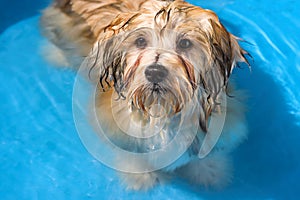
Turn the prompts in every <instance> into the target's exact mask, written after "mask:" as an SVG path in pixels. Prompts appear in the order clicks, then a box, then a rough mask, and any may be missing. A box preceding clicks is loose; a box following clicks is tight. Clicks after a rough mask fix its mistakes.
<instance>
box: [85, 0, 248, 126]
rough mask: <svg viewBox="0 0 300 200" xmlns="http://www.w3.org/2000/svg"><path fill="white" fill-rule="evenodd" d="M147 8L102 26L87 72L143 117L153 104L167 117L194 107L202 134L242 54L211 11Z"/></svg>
mask: <svg viewBox="0 0 300 200" xmlns="http://www.w3.org/2000/svg"><path fill="white" fill-rule="evenodd" d="M148 6H150V5H144V7H145V8H142V9H141V11H140V12H139V13H124V14H120V15H119V16H118V17H117V18H116V19H115V20H114V21H113V22H112V23H111V24H110V25H109V26H107V27H106V29H105V31H104V32H103V33H102V34H100V35H99V37H98V43H97V44H96V45H95V48H94V50H93V53H92V54H91V57H93V58H94V60H95V62H93V64H92V66H89V67H90V68H92V69H93V70H97V71H99V73H100V74H99V79H100V86H101V87H102V88H105V86H112V87H113V88H114V90H115V91H116V92H117V93H118V94H119V97H120V98H119V101H126V102H127V104H126V105H128V109H130V110H138V111H139V112H141V113H143V115H145V116H147V115H149V110H150V109H151V107H153V106H154V105H160V106H162V107H163V108H164V109H165V110H166V111H167V115H168V116H172V115H175V114H177V113H179V112H181V111H182V109H183V108H184V107H185V106H188V105H191V104H196V103H199V105H200V107H199V109H201V111H199V112H200V116H199V122H200V125H201V128H202V129H203V130H204V131H206V129H207V127H206V126H207V120H208V117H209V115H210V113H211V112H212V110H213V109H214V106H215V104H216V103H217V101H218V95H219V94H220V93H221V92H226V86H227V81H228V78H229V76H230V74H231V72H232V69H233V68H234V66H235V64H236V63H237V62H246V59H245V57H244V54H246V52H245V51H243V50H242V49H241V48H240V47H239V45H238V43H237V39H236V38H235V37H234V36H233V35H231V34H230V33H228V32H227V31H226V29H225V28H224V27H223V25H222V24H221V23H220V22H219V20H218V18H217V16H216V15H215V14H214V13H213V12H211V11H208V10H204V9H201V8H199V7H196V6H193V5H191V4H188V3H185V2H181V1H175V2H173V3H171V4H168V5H167V6H166V7H163V6H162V7H160V6H150V7H148ZM195 101H196V102H195Z"/></svg>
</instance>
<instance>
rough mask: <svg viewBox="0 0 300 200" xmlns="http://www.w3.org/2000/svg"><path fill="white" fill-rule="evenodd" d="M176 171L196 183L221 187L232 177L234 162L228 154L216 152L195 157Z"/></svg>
mask: <svg viewBox="0 0 300 200" xmlns="http://www.w3.org/2000/svg"><path fill="white" fill-rule="evenodd" d="M175 172H176V173H178V174H179V175H180V176H181V177H183V178H185V179H187V180H188V181H190V182H192V183H194V184H198V185H203V186H205V187H214V188H216V189H220V188H222V187H224V186H226V185H227V184H228V183H230V181H231V179H232V164H231V162H230V160H229V159H228V158H227V156H225V155H223V154H222V155H221V154H218V153H215V154H214V155H209V156H207V157H205V158H203V159H199V158H195V159H194V160H192V161H191V162H189V163H188V164H186V165H184V166H182V167H180V168H179V169H177V170H176V171H175Z"/></svg>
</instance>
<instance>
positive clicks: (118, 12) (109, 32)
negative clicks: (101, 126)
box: [41, 0, 247, 190]
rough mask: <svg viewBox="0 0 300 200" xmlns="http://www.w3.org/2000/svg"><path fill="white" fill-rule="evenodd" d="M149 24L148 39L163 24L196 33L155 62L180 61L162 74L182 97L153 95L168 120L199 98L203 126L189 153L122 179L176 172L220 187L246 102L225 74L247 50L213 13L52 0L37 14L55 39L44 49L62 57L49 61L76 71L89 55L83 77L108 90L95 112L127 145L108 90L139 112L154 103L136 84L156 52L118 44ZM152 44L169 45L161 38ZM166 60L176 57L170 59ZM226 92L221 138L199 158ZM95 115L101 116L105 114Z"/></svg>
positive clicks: (125, 0) (134, 182) (241, 131)
mask: <svg viewBox="0 0 300 200" xmlns="http://www.w3.org/2000/svg"><path fill="white" fill-rule="evenodd" d="M190 19H193V20H190ZM149 26H150V28H152V30H159V31H158V32H156V31H154V32H150V33H149V34H150V36H149V37H150V38H151V37H154V36H155V35H157V34H158V35H159V34H160V33H159V32H163V30H173V29H175V30H176V31H178V32H180V31H183V32H189V33H190V34H191V37H194V38H197V40H196V45H195V47H194V48H193V51H190V52H189V53H188V54H180V53H172V52H171V53H170V52H167V51H163V52H162V53H161V55H163V56H164V57H163V56H161V57H160V58H159V61H160V62H161V63H163V64H165V65H166V66H167V67H168V70H169V71H171V72H173V69H175V67H174V66H180V67H179V69H177V70H179V71H174V73H173V74H172V76H170V77H168V78H169V79H170V80H169V82H170V83H166V85H164V87H165V88H166V91H170V90H171V89H172V87H174V88H175V89H177V90H176V91H178V93H179V94H181V97H182V98H177V97H174V96H172V95H171V93H168V92H167V93H166V95H165V96H164V97H161V96H160V97H159V98H162V99H163V103H162V105H164V106H165V107H167V110H168V111H169V113H170V115H169V118H170V119H171V118H172V117H173V116H174V115H175V114H176V113H179V112H181V111H182V106H189V105H192V104H193V102H194V103H195V102H197V103H198V102H199V108H198V109H199V110H200V112H199V116H197V117H198V118H199V119H198V120H199V123H200V127H201V129H200V130H199V132H198V134H197V136H196V139H195V141H194V142H193V143H192V145H191V147H190V148H189V149H188V150H187V152H186V153H185V154H184V155H182V157H181V158H179V159H178V160H177V161H176V162H175V163H173V164H172V165H170V166H168V167H166V168H164V169H162V170H159V171H154V172H150V173H143V174H130V173H121V177H122V180H123V182H124V183H125V184H126V185H127V188H128V189H135V190H141V189H148V188H151V187H153V186H154V185H155V184H156V183H161V182H164V181H165V180H168V179H169V176H168V175H174V174H178V175H180V176H182V177H184V178H186V179H187V180H189V181H191V182H193V183H196V184H200V185H204V186H214V187H217V188H220V187H223V186H225V185H226V184H228V183H229V182H230V180H231V178H232V176H231V171H232V167H231V164H230V159H228V153H229V152H230V151H231V150H232V149H234V148H235V147H236V146H237V145H238V144H239V143H240V142H242V141H243V140H244V139H245V138H246V132H247V128H246V125H245V121H244V108H243V105H242V103H241V102H240V99H239V97H240V96H241V94H239V92H237V91H231V92H229V90H228V84H229V82H228V80H229V77H230V74H231V72H232V70H233V68H234V67H235V65H236V64H237V63H238V62H247V60H246V59H245V55H247V52H245V51H244V50H243V49H242V48H240V46H239V44H238V38H236V37H235V36H233V35H232V34H230V33H229V32H227V30H226V29H225V27H224V26H223V25H222V24H221V23H220V22H219V20H218V17H217V16H216V15H215V14H214V13H213V12H212V11H209V10H204V9H202V8H199V7H196V6H193V5H191V4H188V3H186V2H184V1H181V0H178V1H168V0H166V1H163V0H135V1H132V0H106V1H104V0H96V1H88V0H56V1H54V2H53V4H52V5H51V6H49V7H48V8H47V9H45V10H44V12H43V16H42V17H41V27H42V32H43V34H44V35H45V36H46V37H47V38H48V39H49V40H50V41H51V42H52V43H53V45H54V47H53V48H47V49H48V52H47V53H46V54H49V53H52V54H54V55H59V57H60V58H61V59H59V60H55V59H56V57H55V56H49V60H55V62H56V63H57V62H60V64H61V65H71V66H73V67H74V68H75V69H77V68H79V66H80V65H81V64H82V62H83V59H84V58H86V57H87V58H88V59H90V62H87V64H86V65H85V66H84V67H86V69H87V70H86V71H88V76H89V78H90V79H91V80H92V82H94V83H95V84H97V83H99V85H98V87H99V90H101V91H103V90H104V91H106V92H104V93H99V94H98V96H97V99H96V103H97V106H96V109H97V110H96V111H97V113H98V118H99V119H101V120H102V121H104V122H106V123H105V130H107V134H108V135H111V137H112V138H113V139H115V140H116V141H117V142H118V143H119V144H120V145H123V146H124V147H125V148H126V146H127V147H128V148H129V147H131V146H132V145H134V144H136V141H134V140H133V139H130V138H128V137H126V136H124V133H123V132H122V131H121V130H120V129H119V128H118V125H117V124H116V122H115V121H114V119H113V116H112V111H111V110H112V107H111V99H112V97H111V95H112V93H113V91H115V92H116V93H117V94H118V95H119V98H120V99H126V98H127V99H134V100H133V104H134V107H135V108H136V109H138V110H141V111H142V113H146V114H145V115H147V107H149V106H150V105H153V104H154V103H155V102H156V100H157V98H156V97H155V96H153V99H152V100H151V101H150V100H149V101H144V100H143V101H140V99H145V97H147V96H151V95H152V93H149V91H150V90H149V88H147V87H140V88H138V89H136V87H135V85H138V84H140V85H141V86H144V85H145V83H144V82H145V80H144V77H143V71H139V70H141V69H143V68H142V67H141V66H143V65H149V64H151V62H154V61H153V59H156V58H155V53H156V51H154V52H153V51H151V50H147V49H146V50H145V52H144V54H145V55H144V54H143V53H140V52H138V54H139V55H140V57H134V56H133V55H128V54H125V53H124V51H123V50H124V49H126V48H125V47H124V48H121V47H123V45H124V44H123V43H122V42H124V41H131V40H130V37H132V35H134V34H135V31H137V32H138V31H139V28H140V27H149ZM146 32H147V30H146ZM129 33H130V34H129ZM160 37H161V38H163V36H160ZM176 37H177V36H176ZM176 37H175V36H174V37H173V36H172V35H171V36H170V37H169V40H170V41H171V42H172V41H173V40H176ZM116 38H117V39H116ZM166 40H167V39H166ZM171 42H169V43H171ZM169 43H167V45H168V44H169ZM158 45H161V48H168V47H166V44H165V43H164V44H158ZM164 45H165V46H164ZM200 47H201V48H200ZM128 48H131V47H130V46H128ZM169 48H170V49H172V48H173V47H172V46H170V47H169ZM199 53H201V56H199ZM152 54H153V55H152ZM146 57H150V58H152V60H151V59H150V60H147V59H146ZM170 61H174V64H171V63H170ZM108 63H109V64H108ZM128 66H129V67H128ZM172 78H179V79H181V80H182V82H183V83H182V82H180V83H178V84H177V85H175V86H174V85H172V81H173V82H174V79H172ZM99 80H100V81H99ZM168 84H169V85H168ZM170 88H171V89H170ZM184 88H187V89H184ZM147 92H148V93H147ZM225 93H230V94H231V95H232V96H234V97H229V96H227V102H228V104H227V107H226V109H227V115H226V122H225V126H224V129H223V132H222V135H221V138H220V140H219V141H218V143H217V145H216V146H215V147H214V150H213V151H212V152H211V153H210V155H209V156H208V157H206V158H204V159H199V158H198V157H197V153H198V152H197V151H198V150H199V145H200V144H201V142H202V141H203V138H204V136H205V134H207V126H208V120H209V118H211V117H213V115H214V114H218V110H220V106H222V105H218V100H219V98H220V95H221V94H225ZM195 96H196V97H195ZM176 98H177V99H176ZM135 100H136V101H135ZM170 102H171V103H170ZM101 113H106V114H105V116H104V115H101ZM124 113H126V112H125V111H124ZM123 117H124V116H123ZM125 117H126V116H125ZM138 145H139V146H140V147H139V148H141V149H143V145H147V144H138ZM131 150H132V149H131ZM117 160H118V163H119V164H120V165H141V166H143V165H147V164H149V165H151V163H127V162H126V159H122V158H117Z"/></svg>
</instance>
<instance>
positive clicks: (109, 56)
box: [84, 35, 125, 92]
mask: <svg viewBox="0 0 300 200" xmlns="http://www.w3.org/2000/svg"><path fill="white" fill-rule="evenodd" d="M121 40H122V38H121V36H118V35H116V36H112V37H110V38H108V39H105V40H101V41H97V42H96V43H95V44H94V46H93V48H92V50H91V52H90V54H89V55H88V57H87V58H86V59H85V62H84V65H85V66H84V68H85V71H86V74H87V76H88V79H89V80H91V81H92V82H94V83H96V84H97V83H98V88H99V89H101V90H102V91H103V92H105V91H108V90H109V89H110V88H111V87H114V88H115V89H116V91H119V90H120V88H121V81H122V74H123V73H122V70H123V67H122V66H123V65H124V64H125V62H124V58H123V56H124V55H123V52H122V50H121V49H120V45H121Z"/></svg>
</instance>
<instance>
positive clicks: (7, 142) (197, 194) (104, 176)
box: [0, 0, 300, 199]
mask: <svg viewBox="0 0 300 200" xmlns="http://www.w3.org/2000/svg"><path fill="white" fill-rule="evenodd" d="M9 2H10V3H9ZM9 2H6V1H5V2H4V1H1V0H0V5H1V6H0V7H1V8H0V11H1V12H0V13H1V15H0V17H1V20H0V26H1V27H0V98H1V100H0V102H1V103H0V111H1V114H0V199H298V198H299V196H300V183H299V180H300V156H299V152H300V51H299V50H298V49H299V48H300V40H299V36H300V12H299V8H300V1H295V0H278V1H276V2H275V1H274V0H272V1H271V0H264V1H254V0H248V1H241V0H225V1H222V0H210V1H204V0H203V1H196V0H194V1H192V0H191V1H190V2H192V3H194V4H197V5H201V6H202V7H205V8H210V9H212V10H214V11H215V12H216V13H217V14H218V15H219V17H220V18H221V20H222V22H223V23H224V25H225V26H226V27H227V28H228V29H229V30H230V31H231V32H232V33H234V34H235V35H237V36H239V37H241V38H243V39H244V40H246V41H247V42H248V43H243V44H242V45H243V47H244V48H245V49H247V50H248V51H249V52H250V53H251V55H252V57H253V61H251V64H252V70H251V72H250V71H249V70H248V69H247V68H243V69H237V70H235V71H234V74H235V76H236V81H237V83H238V85H239V88H242V89H244V90H246V91H247V93H248V96H249V98H248V101H247V105H248V113H247V119H248V123H249V129H250V131H249V137H248V140H247V141H246V142H244V143H243V144H242V145H241V146H240V147H239V148H237V149H236V150H235V152H234V153H233V156H234V162H235V178H234V180H233V184H232V185H230V186H229V187H227V188H226V189H224V190H222V191H209V190H203V189H199V188H197V187H195V186H190V185H189V184H187V183H184V182H183V181H181V180H174V181H172V182H171V183H169V184H166V185H162V186H158V187H155V188H154V189H153V190H151V191H149V192H128V191H126V190H125V189H124V188H123V187H122V186H121V185H120V182H119V179H118V177H117V174H116V172H115V171H114V170H112V169H110V168H107V167H105V166H104V165H102V164H101V163H99V162H98V161H97V160H95V159H94V158H93V157H92V156H91V155H90V154H89V153H88V152H87V150H86V149H85V148H84V146H83V145H82V143H81V141H80V139H79V137H78V135H77V132H76V129H75V125H74V122H73V117H72V100H71V97H72V87H73V83H74V78H75V75H76V74H75V73H74V72H72V71H71V70H68V69H58V68H55V67H53V66H51V65H50V64H48V63H46V62H45V61H44V60H43V59H42V57H41V55H40V53H39V48H40V46H41V45H42V44H43V42H45V39H44V38H42V37H41V35H40V33H39V31H38V12H37V9H40V8H42V7H43V6H44V5H45V4H46V3H45V2H46V1H30V2H35V3H31V4H30V3H28V4H24V3H23V4H24V5H23V4H21V3H20V2H19V1H18V2H17V1H15V0H13V1H9ZM26 2H27V1H26ZM28 2H29V1H28ZM38 2H39V3H38ZM8 3H9V4H8ZM23 10H24V11H23ZM26 10H28V11H26ZM29 10H31V12H29ZM5 13H6V14H5ZM13 13H16V14H13ZM31 15H36V16H34V17H29V16H31ZM6 16H9V17H6ZM25 18H27V19H25ZM3 19H4V20H3ZM17 20H19V22H18V23H16V24H14V23H15V22H16V21H17ZM20 20H22V21H20ZM1 31H3V32H2V33H1Z"/></svg>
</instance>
